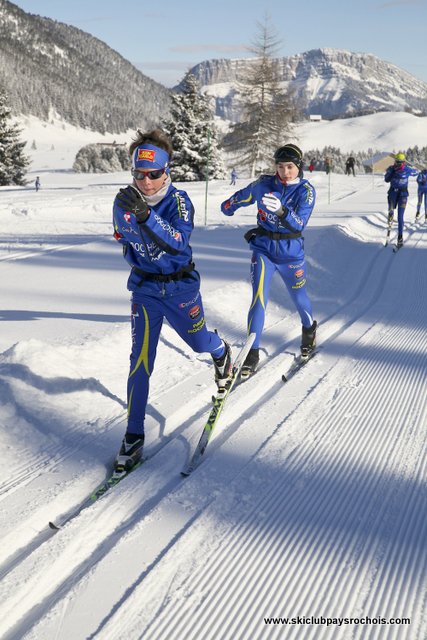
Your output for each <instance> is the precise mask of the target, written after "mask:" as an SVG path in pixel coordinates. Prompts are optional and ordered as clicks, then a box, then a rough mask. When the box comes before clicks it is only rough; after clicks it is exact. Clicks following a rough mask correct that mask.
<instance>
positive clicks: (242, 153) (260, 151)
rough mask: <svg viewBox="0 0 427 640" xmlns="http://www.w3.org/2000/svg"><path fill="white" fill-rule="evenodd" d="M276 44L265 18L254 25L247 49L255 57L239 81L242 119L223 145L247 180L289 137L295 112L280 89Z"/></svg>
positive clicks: (291, 102) (275, 38)
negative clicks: (244, 170)
mask: <svg viewBox="0 0 427 640" xmlns="http://www.w3.org/2000/svg"><path fill="white" fill-rule="evenodd" d="M278 47H279V41H278V39H277V36H276V31H275V29H274V28H273V27H272V25H271V22H270V19H269V17H268V16H266V17H265V20H264V23H262V24H261V23H259V22H258V23H257V33H256V36H255V39H254V41H253V44H252V45H251V46H250V47H248V49H249V51H251V52H252V53H253V54H255V56H256V57H255V58H254V59H253V61H252V64H251V65H250V66H248V72H247V75H246V77H245V78H243V79H241V80H240V82H239V85H240V94H241V96H242V102H243V105H244V106H243V109H244V119H243V121H242V122H239V123H237V124H235V125H234V126H233V127H232V129H231V132H230V134H229V135H228V136H227V137H226V139H225V141H224V142H225V145H226V146H228V147H230V148H232V149H233V151H236V152H237V154H236V157H235V161H236V163H237V164H239V165H241V166H242V165H243V166H247V167H248V168H249V171H250V176H251V177H254V176H255V173H256V172H260V171H263V170H265V168H266V167H269V166H270V165H271V159H272V157H273V154H274V151H275V150H276V149H277V147H278V146H280V145H281V144H284V142H286V137H289V136H290V132H291V123H292V121H293V120H294V119H295V115H296V109H295V106H294V101H293V98H292V95H291V94H290V93H287V92H286V91H284V90H283V89H282V88H281V86H280V82H281V65H280V62H279V60H277V59H276V58H274V57H273V56H274V54H276V53H277V50H278Z"/></svg>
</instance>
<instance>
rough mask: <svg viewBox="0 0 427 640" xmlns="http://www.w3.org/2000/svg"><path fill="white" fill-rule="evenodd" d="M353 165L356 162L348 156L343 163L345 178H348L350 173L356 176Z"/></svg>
mask: <svg viewBox="0 0 427 640" xmlns="http://www.w3.org/2000/svg"><path fill="white" fill-rule="evenodd" d="M355 164H356V160H355V159H354V158H353V156H349V157H348V158H347V160H346V161H345V174H346V175H347V176H349V175H350V173H352V174H353V175H354V176H355V175H356V174H355V171H354V165H355Z"/></svg>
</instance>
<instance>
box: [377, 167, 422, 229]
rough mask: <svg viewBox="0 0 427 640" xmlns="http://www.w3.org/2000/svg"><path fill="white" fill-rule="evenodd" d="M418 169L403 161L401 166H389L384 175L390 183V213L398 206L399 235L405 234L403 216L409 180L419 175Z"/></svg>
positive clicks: (388, 195)
mask: <svg viewBox="0 0 427 640" xmlns="http://www.w3.org/2000/svg"><path fill="white" fill-rule="evenodd" d="M417 175H418V171H417V169H414V168H413V167H409V166H408V165H407V164H405V163H402V164H401V165H400V166H396V165H391V166H390V167H388V169H387V171H386V172H385V175H384V180H385V182H389V183H390V188H389V190H388V192H387V201H388V211H389V215H390V214H391V213H392V212H393V211H394V210H395V208H396V207H397V226H398V231H397V233H398V235H399V236H401V235H402V234H403V216H404V213H405V209H406V204H407V202H408V195H409V194H408V180H409V178H410V177H411V176H417Z"/></svg>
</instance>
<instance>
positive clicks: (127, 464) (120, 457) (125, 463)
mask: <svg viewBox="0 0 427 640" xmlns="http://www.w3.org/2000/svg"><path fill="white" fill-rule="evenodd" d="M143 446H144V434H142V435H138V434H136V433H126V434H125V437H124V438H123V441H122V446H121V447H120V451H119V453H118V454H117V457H116V461H115V463H114V471H130V470H131V469H132V467H134V466H135V465H136V464H137V463H138V462H139V461H140V460H141V458H142V449H143Z"/></svg>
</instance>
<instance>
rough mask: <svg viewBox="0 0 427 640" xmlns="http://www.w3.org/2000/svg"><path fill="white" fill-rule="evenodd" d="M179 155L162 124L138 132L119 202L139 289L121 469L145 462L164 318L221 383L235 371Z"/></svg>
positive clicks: (117, 224) (134, 287) (131, 282)
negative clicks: (174, 164)
mask: <svg viewBox="0 0 427 640" xmlns="http://www.w3.org/2000/svg"><path fill="white" fill-rule="evenodd" d="M172 152H173V149H172V144H171V141H170V139H169V138H168V137H167V136H166V134H165V133H164V132H163V131H161V130H160V129H156V130H154V131H151V132H148V133H143V132H141V131H138V135H137V137H136V139H135V140H134V141H133V142H132V143H131V145H130V154H131V158H132V170H131V173H132V177H133V182H132V184H130V185H128V186H127V187H125V188H122V189H120V191H119V193H118V194H117V196H116V198H115V201H114V206H113V222H114V237H115V239H116V240H117V241H118V242H119V243H120V244H121V245H122V246H123V255H124V258H125V260H126V261H127V262H128V264H129V266H130V267H131V272H130V275H129V279H128V284H127V287H128V289H129V290H130V291H131V293H132V297H131V302H132V307H131V326H132V351H131V356H130V372H129V377H128V382H127V401H128V422H127V429H126V433H125V436H124V438H123V442H122V445H121V448H120V451H119V454H118V456H117V458H116V462H115V468H116V470H122V469H129V468H132V466H133V465H135V464H136V463H137V462H138V461H139V460H140V459H141V455H142V447H143V444H144V419H145V410H146V406H147V399H148V392H149V380H150V376H151V373H152V371H153V366H154V360H155V356H156V349H157V344H158V341H159V336H160V330H161V327H162V323H163V320H164V319H166V320H167V321H168V322H169V324H170V325H171V326H172V328H173V329H174V330H175V331H176V332H177V333H178V335H179V336H180V337H181V338H182V339H183V340H184V341H185V342H186V343H187V344H188V345H189V346H190V347H191V348H192V349H193V350H194V351H195V352H197V353H202V352H207V353H210V354H211V355H212V358H213V361H214V368H215V380H216V383H217V385H218V388H221V387H224V385H225V383H226V380H227V378H228V376H229V375H230V373H231V367H232V363H231V349H230V346H229V345H228V344H227V343H226V342H225V341H224V340H222V339H221V338H220V336H219V335H218V334H217V333H216V332H213V331H208V329H207V327H206V321H205V314H204V311H203V303H202V299H201V296H200V276H199V274H198V272H197V271H196V270H195V266H194V263H193V259H192V251H191V247H190V244H189V241H190V236H191V232H192V230H193V226H194V222H193V218H194V207H193V204H192V202H191V200H190V198H189V197H188V195H187V193H186V192H185V191H182V190H178V189H177V188H176V187H174V186H173V184H172V182H171V178H170V175H169V173H170V169H169V164H170V159H171V156H172Z"/></svg>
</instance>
